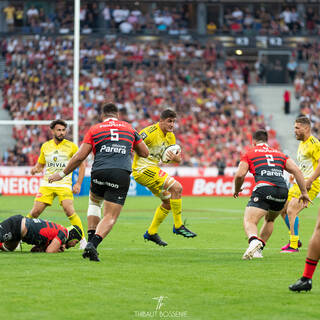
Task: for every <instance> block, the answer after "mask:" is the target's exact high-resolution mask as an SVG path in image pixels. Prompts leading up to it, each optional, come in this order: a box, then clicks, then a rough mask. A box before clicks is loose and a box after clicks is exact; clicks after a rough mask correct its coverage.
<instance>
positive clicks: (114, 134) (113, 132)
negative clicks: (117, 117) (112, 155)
mask: <svg viewBox="0 0 320 320" xmlns="http://www.w3.org/2000/svg"><path fill="white" fill-rule="evenodd" d="M110 133H111V141H119V132H118V129H110Z"/></svg>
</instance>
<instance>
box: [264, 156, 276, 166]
mask: <svg viewBox="0 0 320 320" xmlns="http://www.w3.org/2000/svg"><path fill="white" fill-rule="evenodd" d="M266 157H267V162H268V166H269V167H274V166H275V164H274V163H273V162H274V159H273V155H272V154H266Z"/></svg>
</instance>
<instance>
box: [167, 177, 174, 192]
mask: <svg viewBox="0 0 320 320" xmlns="http://www.w3.org/2000/svg"><path fill="white" fill-rule="evenodd" d="M175 183H176V180H174V178H172V177H169V178H168V181H167V185H168V186H167V188H166V189H165V191H169V190H170V188H171V187H172V186H173V185H174V184H175Z"/></svg>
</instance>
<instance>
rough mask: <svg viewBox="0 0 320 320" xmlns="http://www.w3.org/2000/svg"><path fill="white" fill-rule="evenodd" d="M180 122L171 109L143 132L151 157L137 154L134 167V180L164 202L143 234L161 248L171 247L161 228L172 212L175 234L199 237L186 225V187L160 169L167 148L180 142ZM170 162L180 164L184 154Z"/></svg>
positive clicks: (171, 155)
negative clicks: (183, 214) (176, 129)
mask: <svg viewBox="0 0 320 320" xmlns="http://www.w3.org/2000/svg"><path fill="white" fill-rule="evenodd" d="M176 119H177V114H176V113H175V112H174V111H173V110H170V109H167V110H164V111H163V112H162V113H161V115H160V121H159V122H158V123H156V124H153V125H151V126H148V127H146V128H144V129H143V130H141V132H140V135H141V138H142V139H143V140H144V142H145V143H146V145H147V146H148V148H149V151H150V154H149V157H148V158H141V157H140V156H139V154H135V156H134V159H133V165H132V169H133V171H132V175H133V177H134V179H135V180H136V181H137V182H138V183H140V184H141V185H143V186H145V187H147V188H148V189H149V190H150V191H151V192H152V193H153V194H154V195H155V196H156V197H158V198H160V200H161V205H160V206H158V207H157V209H156V212H155V214H154V217H153V220H152V222H151V225H150V226H149V228H148V230H147V231H146V232H145V234H144V235H143V237H144V239H145V240H148V241H152V242H154V243H156V244H157V245H159V246H166V245H167V243H166V242H165V241H163V240H162V239H161V238H160V236H159V234H158V229H159V226H160V224H161V223H162V222H163V221H164V219H165V218H166V217H167V216H168V214H169V211H170V210H172V215H173V221H174V225H173V233H175V234H177V235H181V236H183V237H186V238H193V237H195V236H196V234H195V233H194V232H192V231H190V230H189V229H187V228H186V227H185V226H184V225H183V223H182V218H181V212H182V199H181V195H182V185H181V184H180V183H179V182H178V181H176V180H175V179H174V178H173V177H170V176H169V175H168V174H167V173H166V172H165V171H163V170H161V169H160V168H159V163H160V162H161V156H162V154H163V152H164V150H165V149H166V147H168V146H169V145H173V144H175V143H176V138H175V135H174V133H173V129H174V125H175V122H176ZM169 160H170V161H172V162H176V163H180V162H181V152H179V153H178V154H174V153H173V152H171V153H170V155H169Z"/></svg>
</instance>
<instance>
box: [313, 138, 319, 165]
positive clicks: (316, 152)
mask: <svg viewBox="0 0 320 320" xmlns="http://www.w3.org/2000/svg"><path fill="white" fill-rule="evenodd" d="M312 157H313V158H314V159H315V160H316V161H318V160H319V159H320V143H319V142H317V143H315V144H314V145H313V152H312Z"/></svg>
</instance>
